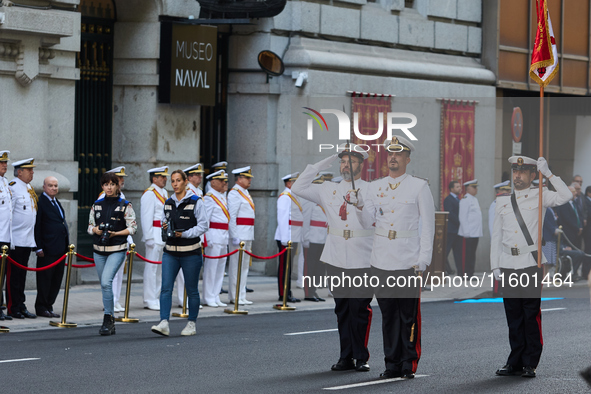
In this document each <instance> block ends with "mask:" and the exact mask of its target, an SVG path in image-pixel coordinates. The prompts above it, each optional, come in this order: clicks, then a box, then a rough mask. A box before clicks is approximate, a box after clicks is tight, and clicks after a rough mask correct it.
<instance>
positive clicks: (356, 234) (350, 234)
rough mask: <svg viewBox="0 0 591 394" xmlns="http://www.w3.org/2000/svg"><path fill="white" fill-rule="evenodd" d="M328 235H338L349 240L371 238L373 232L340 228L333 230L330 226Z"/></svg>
mask: <svg viewBox="0 0 591 394" xmlns="http://www.w3.org/2000/svg"><path fill="white" fill-rule="evenodd" d="M328 233H329V234H332V235H336V236H338V237H343V238H345V239H349V238H361V237H371V236H372V235H373V230H363V229H356V230H343V229H340V228H332V227H330V226H329V227H328Z"/></svg>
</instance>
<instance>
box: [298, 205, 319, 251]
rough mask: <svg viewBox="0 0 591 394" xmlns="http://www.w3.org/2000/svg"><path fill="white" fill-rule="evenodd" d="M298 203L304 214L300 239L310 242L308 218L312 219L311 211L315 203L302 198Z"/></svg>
mask: <svg viewBox="0 0 591 394" xmlns="http://www.w3.org/2000/svg"><path fill="white" fill-rule="evenodd" d="M300 203H301V204H302V215H303V216H304V227H303V229H302V230H303V234H302V241H303V242H310V220H312V211H313V210H314V207H315V206H316V204H314V203H312V202H310V201H308V200H305V201H303V200H302V199H300Z"/></svg>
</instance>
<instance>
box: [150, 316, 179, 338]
mask: <svg viewBox="0 0 591 394" xmlns="http://www.w3.org/2000/svg"><path fill="white" fill-rule="evenodd" d="M183 331H184V330H183ZM152 332H153V333H156V334H160V335H164V336H165V337H167V336H168V335H169V334H170V329H169V328H168V320H162V321H161V322H160V323H158V325H157V326H152Z"/></svg>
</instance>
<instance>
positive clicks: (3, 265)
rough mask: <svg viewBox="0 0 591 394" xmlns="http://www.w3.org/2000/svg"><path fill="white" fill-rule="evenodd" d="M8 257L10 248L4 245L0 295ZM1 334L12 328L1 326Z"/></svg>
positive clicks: (0, 271) (0, 268)
mask: <svg viewBox="0 0 591 394" xmlns="http://www.w3.org/2000/svg"><path fill="white" fill-rule="evenodd" d="M7 256H8V246H7V245H4V246H3V247H2V264H1V265H0V294H2V291H3V289H4V274H5V273H6V257H7ZM1 332H10V328H8V327H6V326H0V333H1Z"/></svg>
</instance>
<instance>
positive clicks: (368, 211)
mask: <svg viewBox="0 0 591 394" xmlns="http://www.w3.org/2000/svg"><path fill="white" fill-rule="evenodd" d="M370 188H371V185H368V186H367V189H366V190H367V192H365V191H364V190H359V193H361V196H362V198H363V204H364V205H363V209H355V214H356V215H357V219H358V220H359V223H361V225H362V226H363V228H366V229H371V228H373V225H374V223H375V221H376V215H377V209H376V204H375V201H374V199H372V198H371V191H370Z"/></svg>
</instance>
